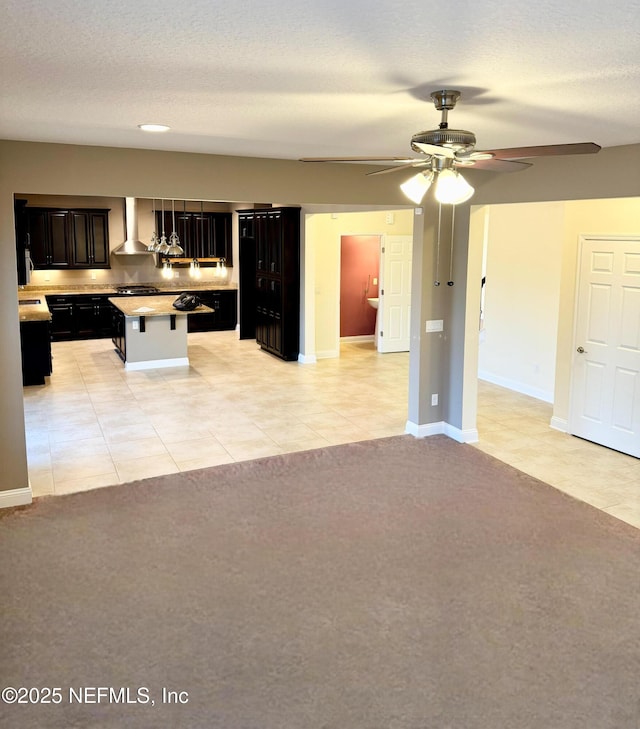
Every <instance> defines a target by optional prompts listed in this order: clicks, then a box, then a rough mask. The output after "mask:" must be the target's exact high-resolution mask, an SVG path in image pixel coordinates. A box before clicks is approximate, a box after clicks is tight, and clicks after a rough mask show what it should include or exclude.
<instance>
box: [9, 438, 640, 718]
mask: <svg viewBox="0 0 640 729" xmlns="http://www.w3.org/2000/svg"><path fill="white" fill-rule="evenodd" d="M0 550H1V551H0V588H1V592H0V610H1V620H0V677H1V681H0V682H1V683H2V685H3V686H10V687H15V688H19V687H27V688H29V687H35V688H36V689H39V691H33V692H31V696H30V697H28V698H27V700H29V699H31V700H35V699H38V698H40V699H42V697H43V695H44V694H46V692H44V691H42V689H44V688H45V687H55V688H59V689H60V692H59V693H58V692H55V693H54V694H53V698H52V700H54V701H57V700H58V697H60V699H61V700H60V703H55V704H53V703H50V704H38V705H35V704H34V705H31V704H11V705H8V704H6V703H5V704H0V726H1V727H11V729H13V728H15V729H31V728H35V727H37V728H38V729H43V728H47V727H56V728H58V727H59V728H60V729H68V728H69V727H100V728H111V727H127V728H129V727H131V728H133V729H138V728H141V727H154V728H155V727H181V728H183V727H186V728H192V727H198V728H201V729H211V728H216V729H218V728H219V729H529V728H531V729H586V728H588V729H638V727H639V726H640V711H639V710H640V701H639V699H640V680H639V678H638V677H639V676H640V531H638V530H635V529H634V528H633V527H630V526H628V525H626V524H624V523H622V522H620V521H618V520H616V519H614V518H613V517H610V516H608V515H607V514H604V513H602V512H600V511H597V510H596V509H593V508H591V507H590V506H587V505H585V504H582V503H580V502H577V501H574V500H572V499H571V498H570V497H568V496H565V495H563V494H561V493H560V492H558V491H556V490H555V489H553V488H551V487H549V486H547V485H546V484H543V483H541V482H539V481H536V480H535V479H533V478H531V477H529V476H526V475H524V474H522V473H520V472H518V471H516V470H515V469H513V468H511V467H509V466H506V465H504V464H502V463H500V462H498V461H496V460H494V459H492V458H491V457H489V456H487V455H485V454H483V453H481V452H479V451H478V450H476V449H474V448H472V447H470V446H465V445H460V444H458V443H455V442H454V441H451V440H449V439H447V438H445V437H440V436H438V437H434V438H428V439H424V440H416V439H414V438H412V437H410V436H399V437H395V438H386V439H381V440H375V441H368V442H363V443H355V444H350V445H344V446H336V447H332V448H326V449H322V450H317V451H308V452H305V453H296V454H291V455H287V456H275V457H272V458H265V459H261V460H258V461H251V462H244V463H236V464H230V465H226V466H219V467H217V468H211V469H206V470H201V471H193V472H190V473H184V474H179V475H172V476H164V477H160V478H154V479H148V480H146V481H140V482H136V483H134V484H126V485H122V486H114V487H111V488H106V489H100V490H97V491H93V492H86V493H80V494H74V495H71V496H66V497H55V498H50V499H45V500H40V501H39V502H38V503H36V504H35V505H34V506H33V507H31V508H29V509H25V510H22V511H16V512H14V513H12V514H10V515H8V516H6V517H5V518H3V519H0ZM101 687H102V688H104V689H108V688H111V689H112V692H111V693H109V691H108V690H107V691H106V692H105V691H99V689H100V688H101ZM163 688H165V689H168V690H170V691H173V692H175V694H171V697H172V698H173V699H174V701H178V699H179V698H180V697H181V698H182V699H183V701H186V703H171V704H169V703H164V704H163V703H162V699H163ZM126 689H128V693H127V691H126ZM180 692H186V693H183V694H180ZM187 694H188V696H187ZM13 696H14V694H12V693H11V692H9V694H5V698H7V699H8V700H11V699H12V697H13ZM21 696H22V697H23V698H24V697H25V694H24V692H23V693H22V694H21ZM167 696H168V694H165V698H167ZM126 700H128V701H129V702H130V703H122V702H124V701H126Z"/></svg>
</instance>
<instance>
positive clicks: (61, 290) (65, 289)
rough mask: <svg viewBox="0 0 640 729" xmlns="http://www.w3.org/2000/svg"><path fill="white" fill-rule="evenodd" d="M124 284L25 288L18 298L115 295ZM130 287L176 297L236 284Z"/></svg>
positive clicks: (225, 289) (192, 282) (230, 287)
mask: <svg viewBox="0 0 640 729" xmlns="http://www.w3.org/2000/svg"><path fill="white" fill-rule="evenodd" d="M126 285H127V284H126V283H117V284H111V285H104V284H102V285H101V284H94V285H91V284H84V285H78V286H32V285H29V286H25V287H24V288H21V289H18V296H21V295H24V296H25V297H26V298H28V299H31V298H40V297H41V296H47V295H54V294H57V295H58V296H64V295H65V294H86V295H91V294H114V295H115V294H117V293H118V292H117V290H116V287H117V286H126ZM131 286H155V287H156V288H157V289H158V290H159V291H160V293H163V294H165V293H166V294H172V293H175V294H176V296H177V295H178V294H179V293H182V292H183V291H237V290H238V284H236V283H226V284H221V283H215V282H213V281H198V282H197V283H196V282H194V281H181V282H180V284H179V285H177V284H166V283H158V282H157V281H153V282H151V283H135V284H131Z"/></svg>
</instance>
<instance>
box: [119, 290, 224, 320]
mask: <svg viewBox="0 0 640 729" xmlns="http://www.w3.org/2000/svg"><path fill="white" fill-rule="evenodd" d="M175 293H178V292H175ZM176 298H177V297H176V296H174V295H171V294H165V295H164V296H118V297H117V298H113V299H109V301H110V302H111V303H112V304H113V305H114V306H115V307H116V309H119V310H120V311H121V312H122V313H123V314H124V315H125V316H168V315H169V314H176V315H177V316H186V315H187V314H213V313H214V310H213V309H210V308H209V307H208V306H204V304H200V306H198V307H197V308H196V309H193V310H192V311H180V310H179V309H174V308H173V302H174V301H175V300H176ZM149 309H150V311H148V310H149ZM140 310H142V311H140Z"/></svg>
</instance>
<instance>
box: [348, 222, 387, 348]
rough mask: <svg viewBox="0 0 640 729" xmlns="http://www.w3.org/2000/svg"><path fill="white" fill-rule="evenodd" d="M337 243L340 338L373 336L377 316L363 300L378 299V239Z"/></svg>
mask: <svg viewBox="0 0 640 729" xmlns="http://www.w3.org/2000/svg"><path fill="white" fill-rule="evenodd" d="M340 243H341V247H340V336H341V337H356V336H362V335H366V334H374V333H375V330H376V313H377V312H376V310H375V309H373V308H371V306H369V302H368V301H367V298H368V297H374V296H378V285H377V284H376V285H375V286H374V284H373V279H374V278H375V279H377V278H378V276H379V275H380V236H379V235H343V236H341V238H340ZM367 284H368V286H369V291H368V292H367V291H366V288H367Z"/></svg>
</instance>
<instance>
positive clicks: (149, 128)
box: [138, 124, 171, 132]
mask: <svg viewBox="0 0 640 729" xmlns="http://www.w3.org/2000/svg"><path fill="white" fill-rule="evenodd" d="M138 129H142V131H143V132H168V131H169V129H171V127H168V126H167V125H166V124H138Z"/></svg>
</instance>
